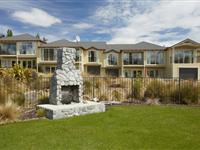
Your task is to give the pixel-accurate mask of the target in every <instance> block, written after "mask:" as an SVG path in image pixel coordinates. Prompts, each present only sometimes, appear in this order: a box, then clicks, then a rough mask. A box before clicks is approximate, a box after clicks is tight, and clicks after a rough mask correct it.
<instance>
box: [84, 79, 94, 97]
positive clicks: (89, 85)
mask: <svg viewBox="0 0 200 150" xmlns="http://www.w3.org/2000/svg"><path fill="white" fill-rule="evenodd" d="M83 87H84V93H87V94H88V93H91V91H92V89H91V88H92V83H91V81H87V80H86V81H84V82H83Z"/></svg>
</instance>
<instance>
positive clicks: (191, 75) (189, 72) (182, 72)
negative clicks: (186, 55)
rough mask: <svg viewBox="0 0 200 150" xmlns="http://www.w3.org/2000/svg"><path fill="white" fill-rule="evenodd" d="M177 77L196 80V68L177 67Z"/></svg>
mask: <svg viewBox="0 0 200 150" xmlns="http://www.w3.org/2000/svg"><path fill="white" fill-rule="evenodd" d="M179 77H180V78H181V79H193V80H197V77H198V69H197V68H179Z"/></svg>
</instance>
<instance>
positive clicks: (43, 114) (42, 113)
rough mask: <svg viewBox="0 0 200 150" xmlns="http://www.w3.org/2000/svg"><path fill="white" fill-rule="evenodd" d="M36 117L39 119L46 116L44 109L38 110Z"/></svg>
mask: <svg viewBox="0 0 200 150" xmlns="http://www.w3.org/2000/svg"><path fill="white" fill-rule="evenodd" d="M36 116H37V117H39V118H40V117H44V116H45V110H44V109H42V108H39V109H37V110H36Z"/></svg>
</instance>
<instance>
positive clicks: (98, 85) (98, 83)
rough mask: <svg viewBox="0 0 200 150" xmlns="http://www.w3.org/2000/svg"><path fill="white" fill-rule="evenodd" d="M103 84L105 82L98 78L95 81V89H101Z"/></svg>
mask: <svg viewBox="0 0 200 150" xmlns="http://www.w3.org/2000/svg"><path fill="white" fill-rule="evenodd" d="M102 82H103V81H101V78H100V79H99V78H98V79H95V80H94V87H95V88H97V89H101V86H102Z"/></svg>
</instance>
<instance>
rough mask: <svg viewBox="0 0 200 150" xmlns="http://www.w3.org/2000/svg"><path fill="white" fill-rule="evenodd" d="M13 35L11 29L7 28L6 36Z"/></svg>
mask: <svg viewBox="0 0 200 150" xmlns="http://www.w3.org/2000/svg"><path fill="white" fill-rule="evenodd" d="M12 36H13V32H12V30H11V29H8V30H7V37H12Z"/></svg>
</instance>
